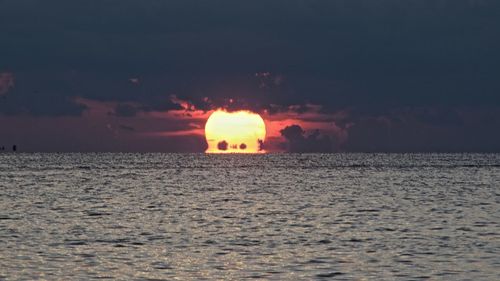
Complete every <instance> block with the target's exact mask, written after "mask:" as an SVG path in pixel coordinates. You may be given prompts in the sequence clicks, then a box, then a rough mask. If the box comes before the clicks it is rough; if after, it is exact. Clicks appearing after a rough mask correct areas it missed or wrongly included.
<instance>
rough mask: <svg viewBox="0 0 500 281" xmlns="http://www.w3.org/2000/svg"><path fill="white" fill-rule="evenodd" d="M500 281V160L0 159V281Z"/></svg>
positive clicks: (284, 157)
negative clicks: (116, 280)
mask: <svg viewBox="0 0 500 281" xmlns="http://www.w3.org/2000/svg"><path fill="white" fill-rule="evenodd" d="M33 279H47V280H93V279H119V280H214V279H215V280H217V279H219V280H243V279H257V280H258V279H264V280H316V279H317V280H322V279H324V280H330V279H334V280H420V279H431V280H500V155H499V154H268V155H204V154H0V280H33Z"/></svg>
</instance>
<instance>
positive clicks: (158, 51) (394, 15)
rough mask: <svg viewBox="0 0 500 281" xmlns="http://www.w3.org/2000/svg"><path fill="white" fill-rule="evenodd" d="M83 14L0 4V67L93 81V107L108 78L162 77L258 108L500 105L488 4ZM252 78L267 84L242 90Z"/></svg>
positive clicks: (252, 4)
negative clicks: (78, 73) (82, 74)
mask: <svg viewBox="0 0 500 281" xmlns="http://www.w3.org/2000/svg"><path fill="white" fill-rule="evenodd" d="M91 3H92V4H89V3H88V1H49V2H47V1H36V0H31V1H27V0H16V1H2V2H0V5H1V9H0V18H1V20H0V26H1V31H2V34H4V38H5V39H6V40H4V41H5V42H4V43H3V44H2V45H1V46H0V54H1V56H2V60H1V63H2V64H4V66H6V67H9V68H10V69H14V70H16V71H23V70H26V69H30V70H32V69H39V70H40V71H44V72H51V71H55V70H70V69H77V70H86V71H89V72H98V73H100V74H101V75H102V77H103V78H102V79H101V80H104V81H94V82H95V83H96V84H95V85H94V86H95V88H96V90H95V91H94V93H83V94H84V95H89V96H94V97H95V96H98V97H103V98H104V97H106V96H109V97H110V98H111V97H115V95H117V94H118V91H114V92H111V91H104V90H101V86H102V87H106V85H101V84H99V83H102V84H105V83H106V81H107V80H113V76H114V75H117V73H121V74H136V73H140V74H143V75H146V76H147V75H153V74H160V73H163V74H165V75H166V76H170V77H171V79H167V81H168V80H175V81H174V82H172V83H171V84H170V85H168V86H165V90H169V91H172V92H177V94H179V96H182V97H185V98H191V99H193V100H195V101H197V102H199V101H200V100H202V99H203V98H204V97H206V96H209V97H211V98H214V99H215V100H216V102H217V103H222V99H223V98H230V97H232V98H234V99H237V98H240V99H242V100H244V102H243V104H241V105H239V106H247V107H257V108H258V107H268V105H269V104H270V103H273V104H278V105H279V104H286V105H288V104H302V103H305V102H310V103H322V104H324V105H325V106H327V107H328V108H333V109H336V108H338V107H343V106H351V105H357V104H358V103H364V104H373V103H375V104H404V105H412V104H418V105H422V104H435V103H439V104H449V103H453V104H466V103H473V104H490V103H495V104H500V98H499V95H498V94H497V92H498V91H499V90H500V86H499V83H498V82H497V80H498V79H497V78H498V74H499V62H500V55H499V54H498V52H497V51H496V50H497V49H498V48H499V47H500V36H498V32H499V27H500V16H499V12H500V9H499V7H500V3H499V2H498V1H460V0H458V1H456V0H453V1H451V0H449V1H446V0H443V1H396V0H382V1H368V0H366V1H347V0H345V1H314V0H313V1H303V0H287V1H238V2H235V1H189V0H187V1H186V0H183V1H159V0H156V1H155V0H153V1H148V2H147V3H145V2H142V1H131V0H125V1H96V2H91ZM259 72H260V73H270V74H272V75H276V78H273V83H269V82H270V81H264V82H263V81H261V80H262V79H261V78H262V76H261V77H257V78H259V79H255V80H259V81H254V82H255V85H252V86H250V85H249V83H250V82H251V81H250V80H251V78H250V77H252V76H253V75H254V74H255V73H259ZM277 77H281V78H277ZM284 77H286V80H285V81H286V83H283V84H280V83H275V82H276V81H279V79H282V78H284ZM253 78H255V77H253ZM242 79H243V80H244V79H246V80H248V81H241V80H242ZM124 81H125V79H124ZM249 81H250V82H249ZM169 82H170V81H169ZM193 83H195V84H193ZM231 84H232V86H231ZM269 84H272V85H273V86H274V89H270V88H267V87H261V86H262V85H269ZM280 86H282V87H280ZM254 87H255V88H259V87H260V88H261V90H260V91H261V92H267V93H269V94H270V95H269V96H267V97H259V98H255V97H254V95H255V92H256V89H255V88H254ZM287 87H288V88H287ZM157 94H159V93H157ZM161 94H165V93H161ZM274 94H275V95H277V97H275V96H273V95H274Z"/></svg>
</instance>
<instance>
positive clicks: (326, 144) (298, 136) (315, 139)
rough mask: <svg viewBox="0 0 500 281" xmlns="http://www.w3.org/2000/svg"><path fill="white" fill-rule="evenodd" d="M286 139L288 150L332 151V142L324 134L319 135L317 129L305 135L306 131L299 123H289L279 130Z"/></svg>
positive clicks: (302, 151)
mask: <svg viewBox="0 0 500 281" xmlns="http://www.w3.org/2000/svg"><path fill="white" fill-rule="evenodd" d="M280 133H281V135H282V136H283V137H284V138H285V139H286V140H287V143H286V149H287V151H288V152H301V153H304V152H305V153H308V152H309V153H310V152H333V151H334V146H335V144H334V142H333V140H332V139H331V138H330V137H329V136H326V135H321V134H320V132H319V130H316V131H314V132H313V133H311V134H309V135H307V136H306V132H305V131H304V130H303V129H302V128H301V127H300V126H299V125H290V126H287V127H285V128H284V129H282V130H281V131H280Z"/></svg>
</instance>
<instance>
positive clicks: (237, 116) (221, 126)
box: [205, 110, 266, 153]
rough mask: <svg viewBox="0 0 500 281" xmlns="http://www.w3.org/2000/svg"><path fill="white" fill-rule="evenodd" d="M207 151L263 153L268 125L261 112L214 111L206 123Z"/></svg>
mask: <svg viewBox="0 0 500 281" xmlns="http://www.w3.org/2000/svg"><path fill="white" fill-rule="evenodd" d="M205 138H206V140H207V143H208V149H207V150H206V153H263V152H264V151H263V150H261V149H260V146H261V145H260V143H259V142H264V140H265V138H266V125H265V123H264V119H262V117H260V115H259V114H256V113H253V112H250V111H237V112H226V111H223V110H217V111H215V112H213V113H212V114H211V115H210V117H209V118H208V120H207V123H206V125H205Z"/></svg>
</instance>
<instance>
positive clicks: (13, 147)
mask: <svg viewBox="0 0 500 281" xmlns="http://www.w3.org/2000/svg"><path fill="white" fill-rule="evenodd" d="M12 151H14V152H16V151H17V145H15V144H14V145H13V146H12Z"/></svg>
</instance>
